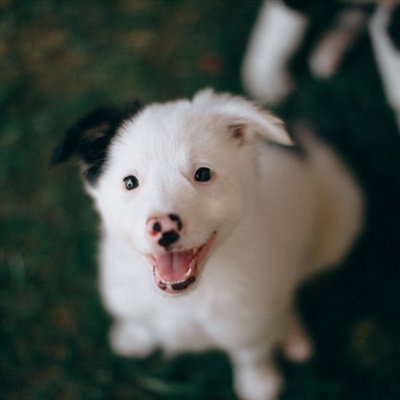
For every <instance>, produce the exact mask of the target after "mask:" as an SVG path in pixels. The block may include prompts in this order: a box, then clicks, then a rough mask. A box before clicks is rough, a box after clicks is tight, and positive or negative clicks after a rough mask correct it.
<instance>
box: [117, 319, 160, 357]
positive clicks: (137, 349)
mask: <svg viewBox="0 0 400 400" xmlns="http://www.w3.org/2000/svg"><path fill="white" fill-rule="evenodd" d="M110 345H111V348H112V350H113V351H114V352H115V353H116V354H119V355H121V356H127V357H138V358H141V357H145V356H147V355H149V354H150V353H151V352H152V351H153V350H154V349H155V347H156V343H155V341H154V337H153V335H152V334H151V331H150V329H148V328H147V327H146V326H144V325H142V324H139V323H138V322H137V321H130V320H127V321H125V320H119V321H117V322H115V323H114V325H113V326H112V328H111V332H110Z"/></svg>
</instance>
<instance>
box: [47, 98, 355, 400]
mask: <svg viewBox="0 0 400 400" xmlns="http://www.w3.org/2000/svg"><path fill="white" fill-rule="evenodd" d="M304 142H305V146H304V149H303V152H298V151H296V150H295V149H294V148H291V147H290V145H291V139H290V137H289V136H288V134H287V132H286V131H285V129H284V126H283V124H282V122H281V121H280V120H279V119H277V118H276V117H273V116H272V115H270V114H269V113H267V112H264V111H261V110H260V109H258V108H257V107H256V106H254V105H253V104H252V103H250V102H249V101H247V100H245V99H243V98H240V97H234V96H231V95H228V94H215V93H214V92H213V91H211V90H205V91H202V92H200V93H199V94H197V95H196V96H195V97H194V98H193V100H192V101H189V100H179V101H174V102H170V103H166V104H152V105H150V106H147V107H145V108H141V107H140V106H138V105H134V106H133V107H132V108H131V109H130V110H125V111H118V110H115V109H100V110H98V111H96V112H94V113H92V114H90V115H89V116H87V117H85V118H84V119H82V120H81V121H79V122H78V123H77V124H76V125H74V126H73V127H72V128H71V129H70V130H69V132H68V133H67V135H66V136H65V137H64V138H63V140H62V141H61V142H60V144H59V145H58V147H57V148H56V150H55V153H54V156H53V163H59V162H61V161H64V160H66V159H67V158H69V157H70V156H72V155H74V154H77V155H78V156H79V157H80V158H81V162H82V170H83V175H84V180H85V184H86V189H87V191H88V192H89V194H90V195H91V196H92V197H93V199H94V201H95V203H96V207H97V209H98V211H99V213H100V215H101V218H102V240H101V245H100V283H101V291H102V295H103V299H104V303H105V306H106V308H107V309H108V310H109V312H110V313H111V314H112V315H113V317H114V318H115V323H114V326H113V329H112V332H111V345H112V347H113V349H114V350H115V351H116V352H117V353H119V354H122V355H126V356H133V357H141V356H145V355H147V354H149V353H150V352H152V351H153V350H155V349H157V348H161V349H163V350H164V351H165V352H166V353H167V354H175V353H177V352H184V351H185V352H186V351H189V352H190V351H203V350H206V349H212V348H215V349H221V350H223V351H226V352H227V353H228V355H229V356H230V359H231V361H232V363H233V368H234V384H235V389H236V392H237V394H238V396H239V397H240V398H241V399H246V400H271V399H275V398H276V396H277V393H278V391H279V387H280V377H279V373H278V372H277V371H276V370H275V368H274V364H273V360H272V351H273V350H274V348H276V346H277V345H281V346H283V349H284V351H285V353H286V354H287V355H288V356H289V357H290V358H292V359H297V360H301V359H306V358H307V357H308V356H309V355H310V353H311V344H310V342H309V340H308V338H307V336H306V334H305V333H304V332H303V330H302V328H301V325H300V323H299V321H298V320H297V319H296V317H295V316H294V312H293V307H292V306H293V304H292V300H293V294H294V292H295V290H296V288H297V287H298V285H299V283H301V282H302V281H303V280H304V279H306V278H308V277H310V276H311V275H313V274H315V273H318V272H320V271H323V270H325V269H327V268H328V267H331V266H333V265H335V264H337V263H339V262H340V261H341V260H342V259H343V258H344V256H345V255H346V254H347V253H348V251H349V249H350V248H351V246H352V244H353V242H354V241H355V239H356V236H357V234H358V233H359V231H360V228H361V225H362V214H363V206H362V196H361V194H360V191H359V189H358V186H357V184H356V183H355V181H354V179H353V178H352V176H351V174H350V173H349V172H348V170H347V169H346V168H345V166H344V165H343V164H342V162H341V161H340V160H339V159H338V158H337V156H336V155H335V154H334V153H333V152H332V151H331V150H329V149H328V148H327V147H325V146H324V145H322V144H321V143H319V142H318V141H317V140H316V139H314V138H311V137H308V138H307V139H306V140H305V141H304ZM274 143H278V144H281V145H282V144H283V145H286V146H276V145H274Z"/></svg>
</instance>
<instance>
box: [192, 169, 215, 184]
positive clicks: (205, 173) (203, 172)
mask: <svg viewBox="0 0 400 400" xmlns="http://www.w3.org/2000/svg"><path fill="white" fill-rule="evenodd" d="M194 179H195V180H196V181H197V182H208V181H209V180H210V179H211V170H210V168H206V167H202V168H199V169H198V170H197V171H196V173H195V174H194Z"/></svg>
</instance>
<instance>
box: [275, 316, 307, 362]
mask: <svg viewBox="0 0 400 400" xmlns="http://www.w3.org/2000/svg"><path fill="white" fill-rule="evenodd" d="M288 332H289V333H288V335H287V336H286V337H285V339H284V341H283V343H282V351H283V352H284V353H285V355H286V357H287V358H289V359H290V360H292V361H295V362H303V361H307V360H308V359H309V358H310V357H311V356H312V353H313V346H312V343H311V340H310V338H309V337H308V334H307V332H306V331H305V329H304V327H303V326H302V324H301V322H300V320H299V318H298V317H297V316H296V315H295V314H292V316H291V317H290V319H289V324H288Z"/></svg>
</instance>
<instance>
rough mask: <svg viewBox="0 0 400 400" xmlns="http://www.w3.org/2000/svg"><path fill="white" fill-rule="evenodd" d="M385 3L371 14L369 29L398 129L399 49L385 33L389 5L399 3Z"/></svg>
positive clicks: (399, 115)
mask: <svg viewBox="0 0 400 400" xmlns="http://www.w3.org/2000/svg"><path fill="white" fill-rule="evenodd" d="M385 5H386V6H385ZM385 5H381V6H379V7H378V9H377V10H376V12H375V13H374V15H373V16H372V19H371V21H370V24H369V31H370V35H371V40H372V46H373V49H374V54H375V58H376V62H377V64H378V68H379V71H380V74H381V77H382V83H383V86H384V90H385V93H386V98H387V101H388V103H389V105H390V106H391V107H392V109H393V110H394V112H395V116H396V119H397V126H398V128H399V131H400V50H399V49H397V48H396V47H395V45H394V44H393V43H392V41H391V40H390V37H389V35H388V33H387V28H388V24H389V19H390V14H391V10H390V5H397V6H399V3H397V2H390V3H385ZM399 23H400V21H399Z"/></svg>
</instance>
